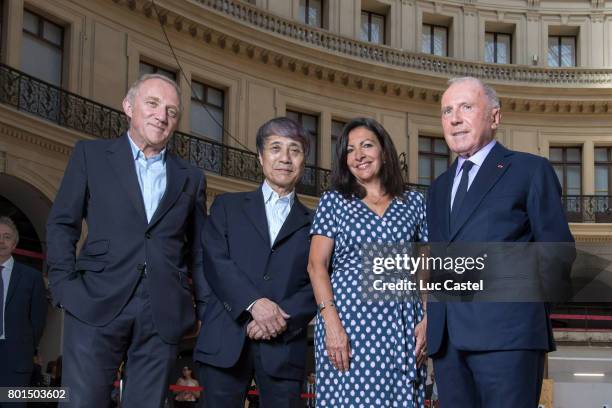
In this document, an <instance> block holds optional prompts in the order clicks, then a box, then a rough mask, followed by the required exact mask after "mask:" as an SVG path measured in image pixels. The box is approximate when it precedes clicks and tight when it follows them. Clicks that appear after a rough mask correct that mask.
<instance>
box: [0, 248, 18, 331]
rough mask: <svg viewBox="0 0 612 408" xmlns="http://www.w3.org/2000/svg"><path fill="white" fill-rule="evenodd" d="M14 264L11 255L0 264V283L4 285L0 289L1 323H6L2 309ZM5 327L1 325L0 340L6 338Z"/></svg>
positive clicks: (4, 304)
mask: <svg viewBox="0 0 612 408" xmlns="http://www.w3.org/2000/svg"><path fill="white" fill-rule="evenodd" d="M14 264H15V260H14V259H13V257H12V256H11V257H10V258H9V259H7V260H6V261H5V262H4V263H3V264H2V266H4V269H2V283H4V287H3V288H2V290H3V291H4V302H2V323H3V324H4V323H6V316H5V315H4V309H5V306H6V296H7V295H8V288H9V284H10V282H11V274H12V273H13V265H14ZM5 327H6V325H4V327H2V335H1V336H0V340H5V339H6V330H4V329H5Z"/></svg>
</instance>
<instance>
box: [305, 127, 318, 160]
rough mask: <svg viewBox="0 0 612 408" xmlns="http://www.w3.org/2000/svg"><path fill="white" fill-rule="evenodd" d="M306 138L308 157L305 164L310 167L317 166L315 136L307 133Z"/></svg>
mask: <svg viewBox="0 0 612 408" xmlns="http://www.w3.org/2000/svg"><path fill="white" fill-rule="evenodd" d="M308 137H309V139H310V151H309V152H308V157H307V158H306V164H308V165H310V166H315V165H316V164H317V149H318V146H317V135H316V134H312V133H309V134H308Z"/></svg>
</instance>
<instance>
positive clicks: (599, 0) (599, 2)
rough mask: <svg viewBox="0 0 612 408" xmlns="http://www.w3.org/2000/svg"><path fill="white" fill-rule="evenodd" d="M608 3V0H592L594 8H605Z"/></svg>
mask: <svg viewBox="0 0 612 408" xmlns="http://www.w3.org/2000/svg"><path fill="white" fill-rule="evenodd" d="M605 5H606V0H591V7H592V8H604V7H605Z"/></svg>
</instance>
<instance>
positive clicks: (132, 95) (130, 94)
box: [125, 74, 183, 112]
mask: <svg viewBox="0 0 612 408" xmlns="http://www.w3.org/2000/svg"><path fill="white" fill-rule="evenodd" d="M150 79H159V80H161V81H164V82H166V83H167V84H170V85H172V87H173V88H174V90H175V91H176V94H177V96H178V100H179V106H178V108H179V112H182V111H183V103H182V98H181V88H179V86H178V85H177V84H176V82H174V81H173V80H172V79H170V78H168V77H167V76H165V75H161V74H144V75H142V76H141V77H140V78H138V80H137V81H135V82H134V83H133V84H132V85H131V86H130V89H128V91H127V94H126V95H125V99H127V101H128V102H129V103H130V105H134V100H135V99H136V95H138V90H139V89H140V86H141V85H142V84H143V83H145V82H146V81H148V80H150Z"/></svg>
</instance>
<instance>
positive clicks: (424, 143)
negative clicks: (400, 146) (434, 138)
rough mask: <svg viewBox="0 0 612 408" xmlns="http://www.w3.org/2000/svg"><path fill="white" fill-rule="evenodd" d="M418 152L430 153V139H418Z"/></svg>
mask: <svg viewBox="0 0 612 408" xmlns="http://www.w3.org/2000/svg"><path fill="white" fill-rule="evenodd" d="M419 151H421V152H430V151H431V139H430V138H428V137H419Z"/></svg>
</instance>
